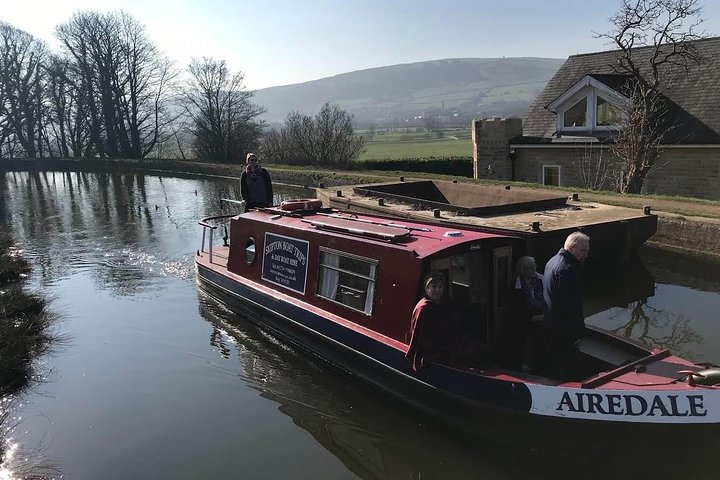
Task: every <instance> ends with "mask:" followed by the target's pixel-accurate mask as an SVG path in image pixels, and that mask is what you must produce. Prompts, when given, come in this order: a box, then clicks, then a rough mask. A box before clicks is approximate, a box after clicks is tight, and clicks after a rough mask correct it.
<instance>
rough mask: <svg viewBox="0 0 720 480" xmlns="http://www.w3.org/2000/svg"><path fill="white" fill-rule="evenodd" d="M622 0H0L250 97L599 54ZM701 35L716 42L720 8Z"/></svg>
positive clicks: (7, 12) (37, 23) (21, 15)
mask: <svg viewBox="0 0 720 480" xmlns="http://www.w3.org/2000/svg"><path fill="white" fill-rule="evenodd" d="M619 5H620V0H601V1H598V0H552V1H548V0H504V1H503V0H0V20H2V21H5V22H7V23H10V24H11V25H13V26H14V27H17V28H19V29H22V30H24V31H26V32H28V33H30V34H32V35H34V36H36V37H38V38H40V39H42V40H44V41H46V42H47V43H48V44H49V46H50V49H51V50H53V51H58V50H59V44H58V42H57V40H56V39H55V37H54V30H55V27H56V26H57V25H59V24H62V23H65V22H67V21H68V20H69V19H70V17H71V16H72V14H73V13H74V12H78V11H83V10H97V11H101V12H112V11H118V10H123V11H125V12H127V13H129V14H130V15H132V16H133V17H135V19H137V20H138V21H139V22H140V23H141V24H143V25H144V26H145V27H146V28H147V32H148V34H149V36H150V38H151V40H152V41H153V42H154V43H155V45H157V46H158V47H159V49H160V50H161V51H162V52H164V53H165V54H166V55H167V56H169V57H170V58H172V59H174V60H175V61H176V62H177V63H178V66H180V67H184V66H186V65H187V64H188V63H189V62H190V59H191V58H193V57H194V58H201V57H214V58H216V59H222V60H225V61H226V62H227V64H228V66H229V67H230V69H231V70H232V72H233V73H235V72H238V71H241V72H243V73H244V75H245V86H246V87H247V88H249V89H251V90H255V89H260V88H266V87H271V86H277V85H287V84H292V83H300V82H306V81H310V80H316V79H318V78H324V77H328V76H332V75H337V74H339V73H345V72H351V71H355V70H363V69H366V68H373V67H380V66H385V65H394V64H397V63H411V62H418V61H424V60H437V59H443V58H465V57H475V58H496V57H552V58H566V57H568V56H569V55H574V54H576V53H587V52H594V51H601V50H607V49H608V48H609V44H608V43H607V41H606V40H603V39H598V38H595V37H594V34H593V32H607V31H608V30H609V23H608V18H610V16H611V15H612V14H613V12H614V11H615V10H616V9H617V8H618V6H619ZM704 5H705V8H704V15H703V17H704V18H705V19H706V22H705V23H704V24H703V28H704V29H705V30H706V31H707V32H708V33H709V34H712V35H720V2H719V1H717V0H706V1H705V2H704Z"/></svg>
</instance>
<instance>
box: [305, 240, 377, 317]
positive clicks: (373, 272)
mask: <svg viewBox="0 0 720 480" xmlns="http://www.w3.org/2000/svg"><path fill="white" fill-rule="evenodd" d="M320 252H321V255H320V256H319V257H318V273H317V281H316V283H318V285H317V286H316V287H315V295H316V296H318V297H320V298H322V299H325V300H327V301H329V302H332V303H335V304H337V305H342V306H343V307H345V308H349V309H350V310H352V311H354V312H358V313H362V314H363V315H367V316H368V317H369V316H372V311H373V308H374V307H375V287H376V284H377V270H378V261H377V260H374V259H372V258H367V257H361V256H360V255H354V254H352V253H348V252H343V251H340V250H334V249H332V248H326V247H320ZM322 253H328V254H331V255H337V256H339V257H347V258H352V259H354V260H358V261H361V262H364V263H367V264H370V265H371V269H370V275H365V274H362V273H358V272H353V271H352V270H345V269H343V268H340V267H339V266H334V265H324V264H322V263H321V262H320V258H322ZM323 268H325V269H330V270H334V271H336V272H338V273H346V274H348V275H353V276H355V277H358V278H362V279H364V280H367V281H368V287H367V291H366V292H365V310H360V309H357V308H355V307H352V306H350V305H348V304H346V303H342V302H340V301H338V300H335V299H334V298H330V297H329V296H325V295H323V294H322V293H321V292H320V291H319V290H320V288H321V286H320V284H319V282H320V277H321V271H322V269H323ZM335 281H336V282H337V279H336V280H335ZM339 286H340V285H339V284H336V285H335V291H337V288H338V287H339ZM346 288H348V289H350V287H346Z"/></svg>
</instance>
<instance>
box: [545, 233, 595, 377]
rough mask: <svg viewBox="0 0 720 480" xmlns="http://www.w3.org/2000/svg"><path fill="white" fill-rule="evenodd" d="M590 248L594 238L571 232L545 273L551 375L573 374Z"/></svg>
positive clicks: (580, 329) (568, 375)
mask: <svg viewBox="0 0 720 480" xmlns="http://www.w3.org/2000/svg"><path fill="white" fill-rule="evenodd" d="M589 251H590V238H589V237H588V236H587V235H585V234H583V233H580V232H573V233H571V234H570V235H569V236H568V237H567V239H566V240H565V245H564V247H563V248H561V249H560V251H559V252H558V253H557V255H555V256H554V257H552V258H551V259H550V260H548V262H547V264H546V265H545V274H544V275H543V297H544V299H545V305H546V310H545V318H544V323H545V328H546V330H547V332H548V336H549V340H550V348H551V354H550V357H551V358H550V362H551V365H550V368H551V372H550V373H551V374H552V375H554V376H557V377H558V378H563V379H570V378H571V377H572V367H573V361H572V360H573V359H574V358H575V355H576V353H577V347H576V344H577V342H578V340H579V339H580V337H581V336H582V333H583V330H584V329H585V316H584V315H583V307H582V293H581V285H580V283H581V282H580V276H581V273H582V270H583V263H584V262H585V259H586V258H587V257H588V252H589Z"/></svg>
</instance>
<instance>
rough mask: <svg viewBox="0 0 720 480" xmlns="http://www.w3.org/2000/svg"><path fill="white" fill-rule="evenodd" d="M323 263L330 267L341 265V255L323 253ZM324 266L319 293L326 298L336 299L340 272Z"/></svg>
mask: <svg viewBox="0 0 720 480" xmlns="http://www.w3.org/2000/svg"><path fill="white" fill-rule="evenodd" d="M322 263H323V264H324V265H326V266H328V267H335V268H337V267H339V266H340V256H339V255H335V254H334V253H323V254H322ZM320 268H322V280H321V281H320V289H319V291H318V294H319V295H320V296H322V297H325V298H330V299H332V300H335V295H336V294H337V287H338V278H340V272H338V271H337V270H334V269H332V268H325V267H322V266H321V267H320Z"/></svg>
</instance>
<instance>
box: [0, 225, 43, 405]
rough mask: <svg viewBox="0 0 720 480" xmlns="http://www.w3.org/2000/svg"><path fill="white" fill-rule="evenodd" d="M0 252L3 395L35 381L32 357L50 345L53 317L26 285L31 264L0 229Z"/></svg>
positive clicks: (0, 386)
mask: <svg viewBox="0 0 720 480" xmlns="http://www.w3.org/2000/svg"><path fill="white" fill-rule="evenodd" d="M0 252H1V253H0V394H7V393H13V392H16V391H18V390H20V389H22V388H23V387H25V386H26V385H28V383H30V381H31V380H32V378H33V376H34V372H33V360H34V359H35V358H37V356H38V355H40V354H41V353H43V352H45V351H46V350H47V348H48V347H49V345H50V344H51V341H52V335H51V334H50V333H49V330H50V325H51V323H52V321H53V320H54V317H53V315H52V314H51V313H49V312H48V311H47V310H46V303H47V302H46V300H45V299H44V298H42V297H40V296H39V295H36V294H34V293H30V292H27V291H26V289H25V288H24V285H23V280H24V277H25V275H26V273H27V272H28V270H29V266H28V263H27V262H26V261H25V260H24V259H23V258H22V257H21V256H20V255H19V254H18V251H17V250H16V249H15V248H14V246H13V243H12V240H11V238H10V236H9V235H7V233H3V232H0Z"/></svg>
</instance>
